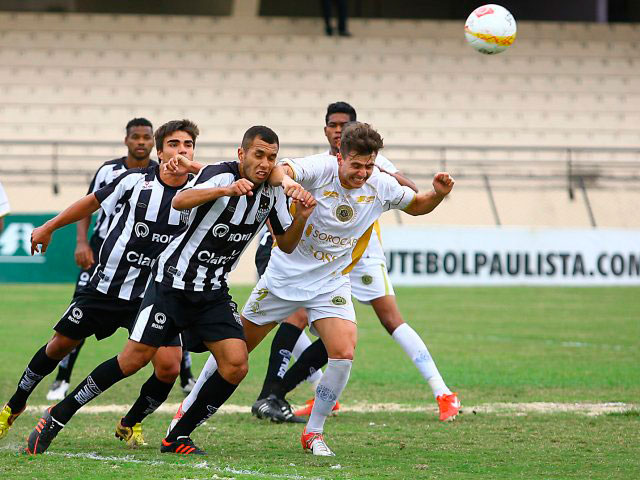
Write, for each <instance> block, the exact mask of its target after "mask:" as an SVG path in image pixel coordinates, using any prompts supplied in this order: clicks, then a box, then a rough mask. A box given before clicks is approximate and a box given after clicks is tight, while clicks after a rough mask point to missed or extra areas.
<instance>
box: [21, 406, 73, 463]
mask: <svg viewBox="0 0 640 480" xmlns="http://www.w3.org/2000/svg"><path fill="white" fill-rule="evenodd" d="M63 427H64V425H63V424H61V423H60V422H58V421H56V420H55V419H54V418H53V417H52V416H51V407H49V408H48V409H47V410H46V411H45V412H44V415H43V416H42V418H41V419H40V420H38V424H37V425H36V428H34V429H33V431H32V432H31V434H30V435H29V438H27V447H26V448H25V453H28V454H29V455H40V454H41V453H44V452H46V451H47V448H49V445H51V442H52V441H53V439H54V438H56V435H58V433H59V432H60V430H62V428H63Z"/></svg>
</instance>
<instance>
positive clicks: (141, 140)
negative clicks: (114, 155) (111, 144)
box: [124, 126, 153, 160]
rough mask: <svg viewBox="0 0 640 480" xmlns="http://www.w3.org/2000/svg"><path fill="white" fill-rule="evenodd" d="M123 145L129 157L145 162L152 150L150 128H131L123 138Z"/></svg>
mask: <svg viewBox="0 0 640 480" xmlns="http://www.w3.org/2000/svg"><path fill="white" fill-rule="evenodd" d="M124 144H125V145H126V146H127V150H128V151H129V156H131V157H133V158H135V159H136V160H146V159H147V158H149V154H150V153H151V149H152V148H153V132H152V131H151V127H143V126H137V127H131V128H129V132H128V133H127V136H126V137H124Z"/></svg>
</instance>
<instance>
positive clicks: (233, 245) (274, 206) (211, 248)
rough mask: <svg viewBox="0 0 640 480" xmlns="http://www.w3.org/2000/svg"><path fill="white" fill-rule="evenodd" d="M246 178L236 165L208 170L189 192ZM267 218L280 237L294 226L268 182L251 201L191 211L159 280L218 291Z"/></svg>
mask: <svg viewBox="0 0 640 480" xmlns="http://www.w3.org/2000/svg"><path fill="white" fill-rule="evenodd" d="M240 178H242V177H241V176H240V172H239V170H238V162H222V163H218V164H216V165H209V166H206V167H204V168H203V169H202V170H201V171H200V173H199V174H198V176H197V177H196V178H195V179H193V180H192V181H191V182H190V183H189V185H188V186H187V188H198V189H199V188H213V187H226V186H228V185H231V184H232V183H233V182H235V181H236V180H239V179H240ZM267 219H269V221H270V222H271V227H272V228H273V230H274V232H275V233H276V234H278V235H280V234H282V233H284V231H285V229H286V228H288V227H289V225H290V224H291V221H292V218H291V214H290V213H289V210H288V205H287V198H286V197H285V195H284V191H283V190H282V188H280V187H271V186H269V185H268V184H266V183H264V184H262V185H260V186H259V187H258V188H257V189H256V190H255V191H254V192H253V195H252V196H246V195H244V196H240V197H220V198H218V199H217V200H214V201H212V202H208V203H205V204H203V205H200V206H198V207H196V208H193V209H192V210H191V213H190V214H189V220H188V227H187V230H185V231H184V232H182V234H181V235H180V236H178V237H177V238H176V239H175V240H173V241H172V242H171V244H170V245H169V246H168V247H167V248H166V250H165V251H164V252H162V254H161V255H160V258H159V260H158V267H157V268H158V273H157V274H156V281H157V282H160V283H162V284H163V285H167V286H170V287H173V288H177V289H180V290H190V291H204V290H216V289H219V288H224V287H226V285H227V276H228V274H229V272H231V271H232V270H233V269H234V268H235V266H236V265H237V263H238V259H239V257H240V255H241V254H242V252H243V251H244V250H245V249H246V248H247V245H249V243H250V242H251V240H252V239H253V237H254V236H255V235H256V233H257V232H258V231H259V230H260V229H261V228H262V226H263V225H264V224H265V222H266V220H267Z"/></svg>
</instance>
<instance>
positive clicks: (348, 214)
mask: <svg viewBox="0 0 640 480" xmlns="http://www.w3.org/2000/svg"><path fill="white" fill-rule="evenodd" d="M336 218H337V219H338V220H340V221H341V222H343V223H344V222H348V221H349V220H351V219H352V218H353V208H352V207H351V206H350V205H344V204H343V205H338V206H337V207H336Z"/></svg>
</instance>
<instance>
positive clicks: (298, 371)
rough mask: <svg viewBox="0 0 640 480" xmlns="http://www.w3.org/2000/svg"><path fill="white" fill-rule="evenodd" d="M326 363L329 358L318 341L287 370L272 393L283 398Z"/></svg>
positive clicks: (320, 341) (322, 344)
mask: <svg viewBox="0 0 640 480" xmlns="http://www.w3.org/2000/svg"><path fill="white" fill-rule="evenodd" d="M328 361H329V356H328V355H327V349H326V348H325V346H324V343H322V340H320V339H318V340H316V341H315V342H313V343H312V344H311V345H309V346H308V347H307V348H306V350H305V351H304V352H302V355H300V358H299V359H297V360H296V363H294V364H293V366H292V367H291V368H290V369H289V370H287V373H286V374H285V376H284V378H283V379H282V382H280V385H278V388H276V389H275V390H274V392H273V393H274V394H275V395H277V396H278V397H280V398H284V396H285V395H286V394H287V393H289V392H290V391H291V390H293V389H294V388H296V387H297V386H298V385H299V384H300V383H301V382H304V381H305V380H306V379H307V377H308V376H309V375H312V374H313V373H315V372H316V370H318V369H320V368H322V367H324V366H325V365H326V364H327V362H328Z"/></svg>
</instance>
